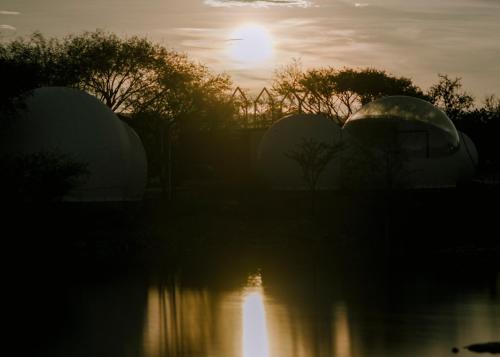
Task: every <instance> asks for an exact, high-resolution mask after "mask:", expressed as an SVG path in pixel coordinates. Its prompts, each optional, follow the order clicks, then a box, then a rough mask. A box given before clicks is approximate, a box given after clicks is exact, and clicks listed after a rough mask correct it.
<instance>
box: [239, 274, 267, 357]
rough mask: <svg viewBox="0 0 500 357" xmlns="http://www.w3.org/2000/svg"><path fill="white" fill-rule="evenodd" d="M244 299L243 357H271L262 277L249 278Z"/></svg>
mask: <svg viewBox="0 0 500 357" xmlns="http://www.w3.org/2000/svg"><path fill="white" fill-rule="evenodd" d="M245 290H246V294H245V296H244V299H243V357H269V340H268V337H267V322H266V311H265V308H264V301H263V297H264V296H263V290H262V277H261V276H260V274H252V275H250V277H249V278H248V282H247V287H246V289H245Z"/></svg>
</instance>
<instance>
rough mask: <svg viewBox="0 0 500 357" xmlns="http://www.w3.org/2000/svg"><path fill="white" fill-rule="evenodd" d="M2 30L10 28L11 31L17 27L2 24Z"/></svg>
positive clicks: (0, 27)
mask: <svg viewBox="0 0 500 357" xmlns="http://www.w3.org/2000/svg"><path fill="white" fill-rule="evenodd" d="M0 30H10V31H15V30H16V28H15V27H14V26H10V25H0Z"/></svg>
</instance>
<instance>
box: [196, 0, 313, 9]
mask: <svg viewBox="0 0 500 357" xmlns="http://www.w3.org/2000/svg"><path fill="white" fill-rule="evenodd" d="M204 3H205V5H208V6H212V7H244V6H247V7H254V8H262V7H271V6H284V7H303V8H306V7H310V6H312V2H311V1H307V0H205V1H204Z"/></svg>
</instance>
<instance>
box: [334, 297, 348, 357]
mask: <svg viewBox="0 0 500 357" xmlns="http://www.w3.org/2000/svg"><path fill="white" fill-rule="evenodd" d="M334 316H335V319H334V320H333V321H332V322H333V324H334V328H333V331H334V341H335V356H337V357H351V336H350V333H349V319H348V315H347V306H346V305H345V303H343V302H341V303H338V304H337V305H336V306H335V307H334Z"/></svg>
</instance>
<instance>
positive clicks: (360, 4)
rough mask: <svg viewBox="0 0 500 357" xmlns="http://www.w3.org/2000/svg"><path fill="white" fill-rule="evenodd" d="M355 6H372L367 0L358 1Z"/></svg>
mask: <svg viewBox="0 0 500 357" xmlns="http://www.w3.org/2000/svg"><path fill="white" fill-rule="evenodd" d="M354 6H355V7H367V6H370V4H367V3H365V2H357V3H355V4H354Z"/></svg>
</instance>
